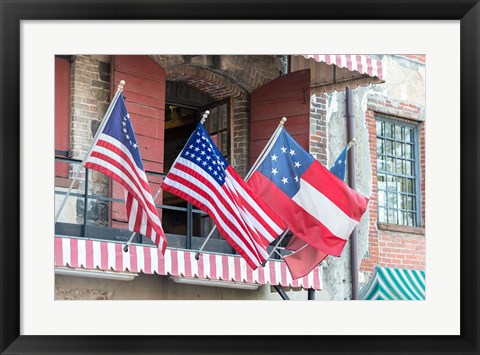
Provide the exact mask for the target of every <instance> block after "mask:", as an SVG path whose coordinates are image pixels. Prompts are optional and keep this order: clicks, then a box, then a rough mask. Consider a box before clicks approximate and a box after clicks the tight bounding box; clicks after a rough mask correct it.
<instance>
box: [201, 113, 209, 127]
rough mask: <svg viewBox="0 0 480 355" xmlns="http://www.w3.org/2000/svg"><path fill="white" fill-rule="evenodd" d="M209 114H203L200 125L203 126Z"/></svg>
mask: <svg viewBox="0 0 480 355" xmlns="http://www.w3.org/2000/svg"><path fill="white" fill-rule="evenodd" d="M209 114H210V111H208V110H207V111H205V112H204V113H203V116H202V120H201V121H200V123H201V124H204V122H205V120H206V119H207V117H208V115H209Z"/></svg>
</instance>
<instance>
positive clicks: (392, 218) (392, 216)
mask: <svg viewBox="0 0 480 355" xmlns="http://www.w3.org/2000/svg"><path fill="white" fill-rule="evenodd" d="M388 223H394V224H397V223H398V220H397V211H396V210H388Z"/></svg>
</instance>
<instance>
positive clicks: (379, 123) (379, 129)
mask: <svg viewBox="0 0 480 355" xmlns="http://www.w3.org/2000/svg"><path fill="white" fill-rule="evenodd" d="M383 125H384V123H383V122H382V121H377V136H380V137H382V136H384V133H383Z"/></svg>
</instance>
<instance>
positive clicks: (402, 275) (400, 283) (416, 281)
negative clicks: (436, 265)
mask: <svg viewBox="0 0 480 355" xmlns="http://www.w3.org/2000/svg"><path fill="white" fill-rule="evenodd" d="M360 299H362V300H425V271H421V270H409V269H397V268H389V267H376V268H375V270H374V272H373V274H372V277H371V279H370V282H369V283H368V284H367V285H366V286H365V287H364V288H363V292H361V298H360Z"/></svg>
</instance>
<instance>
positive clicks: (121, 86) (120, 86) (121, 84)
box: [117, 80, 125, 90]
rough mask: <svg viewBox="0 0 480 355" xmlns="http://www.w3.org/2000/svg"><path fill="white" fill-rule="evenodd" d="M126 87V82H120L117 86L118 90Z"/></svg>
mask: <svg viewBox="0 0 480 355" xmlns="http://www.w3.org/2000/svg"><path fill="white" fill-rule="evenodd" d="M124 86H125V80H120V82H119V83H118V86H117V90H123V87H124Z"/></svg>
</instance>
